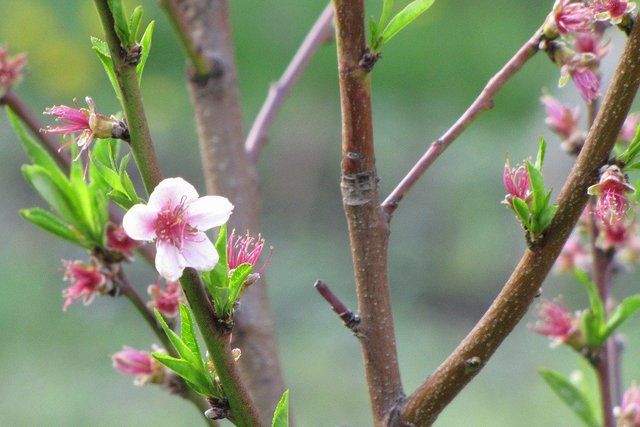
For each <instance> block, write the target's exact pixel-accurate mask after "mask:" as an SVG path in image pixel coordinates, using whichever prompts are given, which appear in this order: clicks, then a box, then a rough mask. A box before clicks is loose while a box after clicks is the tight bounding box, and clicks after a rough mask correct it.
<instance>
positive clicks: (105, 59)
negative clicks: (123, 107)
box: [91, 37, 122, 104]
mask: <svg viewBox="0 0 640 427" xmlns="http://www.w3.org/2000/svg"><path fill="white" fill-rule="evenodd" d="M91 45H92V47H93V50H95V52H96V55H98V59H99V60H100V63H101V64H102V67H103V68H104V71H105V72H106V73H107V77H109V82H111V86H112V87H113V91H114V92H115V94H116V97H117V98H118V101H120V104H122V95H121V94H120V86H119V85H118V79H117V78H116V72H115V70H114V69H113V61H112V60H111V53H110V52H109V46H108V45H107V44H106V43H105V42H103V41H102V40H100V39H99V38H97V37H91Z"/></svg>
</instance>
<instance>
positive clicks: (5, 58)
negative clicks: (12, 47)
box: [0, 47, 27, 96]
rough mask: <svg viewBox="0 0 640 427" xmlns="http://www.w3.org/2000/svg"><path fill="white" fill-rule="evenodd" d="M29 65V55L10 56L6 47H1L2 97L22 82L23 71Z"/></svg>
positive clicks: (0, 86) (0, 89) (0, 83)
mask: <svg viewBox="0 0 640 427" xmlns="http://www.w3.org/2000/svg"><path fill="white" fill-rule="evenodd" d="M26 63H27V55H25V54H24V53H21V54H19V55H16V56H9V50H8V49H7V48H6V47H0V96H3V95H4V94H5V93H6V92H7V91H8V90H9V89H11V88H12V87H13V86H14V85H15V84H16V83H19V82H20V80H22V69H23V68H24V66H25V64H26Z"/></svg>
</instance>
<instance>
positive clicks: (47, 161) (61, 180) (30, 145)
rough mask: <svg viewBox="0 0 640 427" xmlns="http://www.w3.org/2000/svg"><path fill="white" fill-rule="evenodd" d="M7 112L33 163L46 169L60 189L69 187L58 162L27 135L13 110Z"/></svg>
mask: <svg viewBox="0 0 640 427" xmlns="http://www.w3.org/2000/svg"><path fill="white" fill-rule="evenodd" d="M5 110H6V111H7V118H8V119H9V123H11V126H12V127H13V129H14V131H15V132H16V134H17V135H18V139H20V142H21V143H22V147H23V148H24V151H25V152H26V153H27V156H29V158H30V159H31V161H32V162H33V163H34V164H36V165H40V166H42V167H43V168H44V169H46V170H47V172H48V173H49V176H50V177H51V179H52V180H53V181H54V182H55V183H56V185H57V186H58V187H59V188H66V187H68V180H67V177H66V175H65V174H64V173H63V172H62V170H61V169H60V168H59V167H58V164H57V163H56V161H55V160H53V157H51V156H50V155H49V153H47V151H46V150H45V149H44V148H43V147H42V146H41V145H40V144H38V143H36V142H35V141H34V140H33V138H31V137H30V136H29V135H28V134H27V132H26V130H25V129H24V126H22V123H21V122H20V119H18V116H16V114H15V113H14V112H13V110H11V108H6V109H5Z"/></svg>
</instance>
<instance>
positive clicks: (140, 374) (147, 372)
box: [111, 346, 166, 385]
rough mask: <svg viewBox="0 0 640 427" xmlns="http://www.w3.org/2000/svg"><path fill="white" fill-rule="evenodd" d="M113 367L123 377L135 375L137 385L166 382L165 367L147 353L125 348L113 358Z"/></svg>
mask: <svg viewBox="0 0 640 427" xmlns="http://www.w3.org/2000/svg"><path fill="white" fill-rule="evenodd" d="M111 360H112V361H113V367H114V368H115V369H116V370H117V371H118V372H120V373H121V374H123V375H135V377H136V379H135V380H134V384H135V385H144V384H148V383H153V384H162V383H163V382H164V380H165V374H166V372H165V367H164V365H162V363H160V362H158V361H157V360H155V359H154V358H153V357H151V354H149V353H147V352H146V351H139V350H136V349H135V348H131V347H127V346H124V347H123V348H122V350H121V351H119V352H117V353H116V354H114V355H113V356H111Z"/></svg>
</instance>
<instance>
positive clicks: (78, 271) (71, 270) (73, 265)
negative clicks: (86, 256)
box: [62, 260, 112, 311]
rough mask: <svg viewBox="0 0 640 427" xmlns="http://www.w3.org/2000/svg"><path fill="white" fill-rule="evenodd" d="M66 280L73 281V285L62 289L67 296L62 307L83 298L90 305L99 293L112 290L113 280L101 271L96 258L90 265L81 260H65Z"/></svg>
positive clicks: (66, 306) (64, 295) (65, 307)
mask: <svg viewBox="0 0 640 427" xmlns="http://www.w3.org/2000/svg"><path fill="white" fill-rule="evenodd" d="M63 262H64V266H65V272H64V280H67V281H69V282H71V286H69V287H68V288H66V289H64V290H63V291H62V296H63V297H65V298H66V300H65V302H64V306H63V307H62V309H63V310H64V311H66V310H67V308H69V306H70V305H71V303H72V302H73V300H75V299H79V298H82V300H83V301H82V302H83V304H84V305H89V304H91V302H92V301H93V299H94V298H95V296H96V295H97V294H104V293H106V292H108V291H110V290H111V286H112V282H111V280H109V279H108V278H107V276H106V275H105V274H104V273H103V272H101V271H100V268H99V266H98V264H97V262H96V261H95V260H92V262H91V264H90V265H85V264H84V263H82V262H81V261H68V260H64V261H63Z"/></svg>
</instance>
